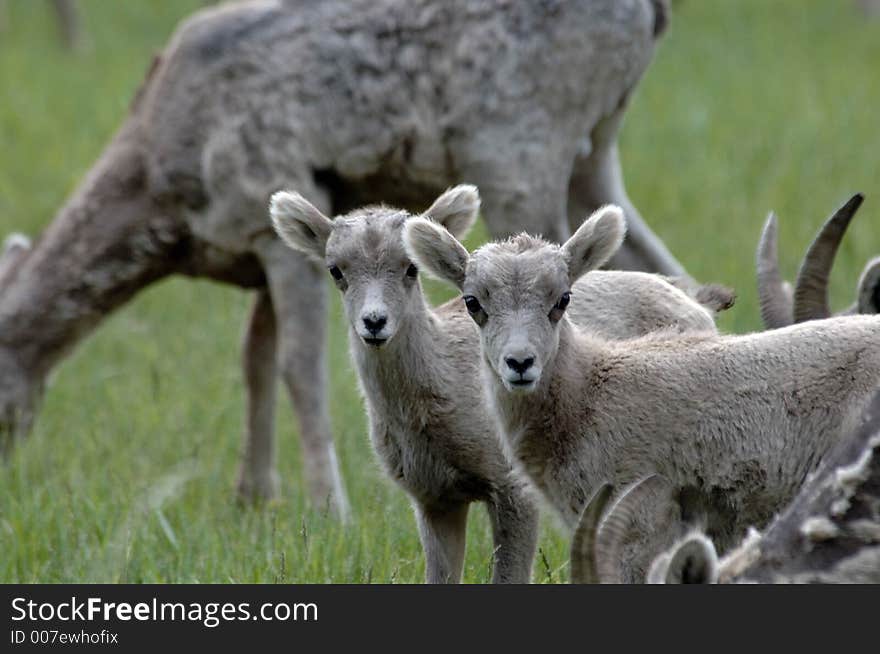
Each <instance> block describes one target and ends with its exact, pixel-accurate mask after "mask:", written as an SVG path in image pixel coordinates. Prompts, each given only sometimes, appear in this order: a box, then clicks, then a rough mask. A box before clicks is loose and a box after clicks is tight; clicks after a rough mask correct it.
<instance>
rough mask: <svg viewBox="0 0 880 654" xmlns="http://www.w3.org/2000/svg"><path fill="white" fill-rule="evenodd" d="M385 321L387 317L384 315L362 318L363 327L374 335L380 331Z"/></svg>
mask: <svg viewBox="0 0 880 654" xmlns="http://www.w3.org/2000/svg"><path fill="white" fill-rule="evenodd" d="M386 322H388V319H387V318H386V317H385V316H379V317H378V318H364V327H366V328H367V331H368V332H370V333H371V334H373V335H374V336H375V335H376V334H378V333H379V332H381V331H382V328H383V327H384V326H385V323H386Z"/></svg>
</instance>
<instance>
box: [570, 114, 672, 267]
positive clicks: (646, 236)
mask: <svg viewBox="0 0 880 654" xmlns="http://www.w3.org/2000/svg"><path fill="white" fill-rule="evenodd" d="M623 112H624V108H623V107H622V108H620V109H619V110H618V111H617V113H615V114H613V115H611V116H609V117H607V118H605V119H603V120H602V121H601V122H600V123H599V124H598V125H597V126H596V127H595V128H594V129H593V132H592V133H591V134H590V138H589V141H585V143H584V145H583V146H582V148H581V152H579V153H578V155H577V156H576V157H575V160H574V167H573V169H572V175H571V181H570V183H569V189H568V216H569V223H570V224H571V229H572V231H574V230H575V229H577V227H578V226H580V224H581V222H583V220H584V219H585V218H586V217H587V216H588V215H589V214H591V213H592V212H593V211H595V210H596V209H598V208H599V207H600V206H601V205H603V204H616V205H618V206H620V207H621V208H622V209H623V210H624V212H625V213H626V223H627V234H626V241H624V244H623V247H622V248H621V249H620V250H619V251H618V253H617V254H616V255H615V256H614V258H613V259H612V261H611V266H612V267H614V268H618V269H624V270H644V271H647V272H657V273H661V274H663V275H669V276H672V277H685V278H686V277H687V273H686V272H685V269H684V267H683V266H682V265H681V264H680V263H679V262H678V260H677V259H676V258H675V257H674V256H673V255H672V253H671V252H670V251H669V250H668V249H667V247H666V246H665V245H664V244H663V241H661V240H660V238H659V237H658V236H657V235H656V234H655V233H654V232H653V231H652V230H651V228H650V227H649V226H648V224H647V223H646V222H645V221H644V219H643V218H642V217H641V215H640V214H639V212H638V210H637V209H636V208H635V206H634V205H633V203H632V202H631V201H630V199H629V196H628V195H627V193H626V188H625V187H624V184H623V173H622V172H621V168H620V155H619V152H618V147H617V133H618V130H619V127H620V121H621V120H622V118H623Z"/></svg>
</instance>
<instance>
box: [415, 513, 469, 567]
mask: <svg viewBox="0 0 880 654" xmlns="http://www.w3.org/2000/svg"><path fill="white" fill-rule="evenodd" d="M468 508H469V505H468V504H458V505H455V506H453V507H451V508H447V507H444V508H442V509H438V508H428V507H424V506H420V505H417V506H416V518H417V520H418V522H419V536H420V537H421V540H422V549H424V551H425V581H426V582H427V583H429V584H457V583H459V582H460V581H461V571H462V568H463V567H464V550H465V536H466V532H467V515H468Z"/></svg>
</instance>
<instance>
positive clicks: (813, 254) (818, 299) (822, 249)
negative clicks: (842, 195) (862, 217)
mask: <svg viewBox="0 0 880 654" xmlns="http://www.w3.org/2000/svg"><path fill="white" fill-rule="evenodd" d="M864 199H865V198H864V196H863V195H862V194H861V193H856V194H855V195H854V196H852V197H851V198H850V199H849V200H848V201H847V203H846V204H844V205H843V206H842V207H840V209H838V210H837V211H836V212H834V215H833V216H831V218H829V219H828V220H827V221H825V224H824V225H822V229H820V230H819V233H818V234H817V235H816V238H815V239H813V242H812V243H811V244H810V248H809V249H808V250H807V254H806V255H804V260H803V263H801V269H800V270H799V271H798V276H797V282H796V283H795V287H794V321H795V322H804V321H805V320H814V319H816V318H827V317H828V316H830V315H831V309H830V308H829V306H828V277H829V276H830V274H831V267H832V266H833V265H834V255H835V254H837V248H838V247H839V246H840V241H841V239H843V234H844V232H846V228H847V226H849V221H850V220H852V217H853V216H854V215H855V213H856V211H857V210H858V208H859V207H860V206H861V204H862V200H864Z"/></svg>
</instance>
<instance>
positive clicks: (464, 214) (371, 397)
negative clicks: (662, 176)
mask: <svg viewBox="0 0 880 654" xmlns="http://www.w3.org/2000/svg"><path fill="white" fill-rule="evenodd" d="M479 206H480V198H479V195H478V193H477V189H476V188H474V187H473V186H457V187H455V188H453V189H450V190H448V191H446V192H445V193H444V194H443V195H441V196H440V197H439V198H438V199H437V200H436V201H435V202H434V203H433V204H432V205H431V207H430V208H429V209H428V210H427V211H426V212H425V213H424V214H422V218H423V219H426V220H430V221H432V222H434V223H436V224H438V225H442V226H443V227H444V228H446V229H448V230H450V231H451V232H452V233H454V234H456V235H458V236H461V235H463V234H464V233H465V232H466V231H467V230H468V229H469V228H470V227H471V225H472V224H473V221H474V220H475V219H476V217H477V211H478V210H479ZM270 213H271V216H272V222H273V224H274V225H275V229H276V231H277V232H278V235H279V236H280V237H281V238H282V239H283V240H284V241H285V242H286V243H287V244H288V245H289V246H290V247H291V248H293V249H294V250H297V251H299V252H302V253H304V254H306V255H309V256H311V257H313V258H315V259H317V260H320V261H321V262H322V263H323V264H324V265H325V266H326V267H327V269H328V270H329V272H330V275H331V276H332V278H333V279H334V281H335V283H336V285H337V287H338V288H339V289H340V291H341V292H342V294H343V305H344V307H345V313H346V316H347V318H348V322H349V340H350V347H351V354H352V358H353V359H354V362H355V365H356V368H357V372H358V379H359V382H360V387H361V390H362V392H363V395H364V398H365V401H366V405H367V414H368V417H369V422H370V438H371V441H372V444H373V447H374V448H375V450H376V452H377V454H378V456H379V458H380V460H381V462H382V464H383V465H384V467H385V471H386V472H387V473H388V475H389V476H390V477H391V478H392V479H394V480H395V481H396V482H397V483H399V484H400V485H401V486H402V487H403V488H404V490H406V492H407V493H408V494H409V495H410V497H411V498H412V500H413V504H414V506H415V510H416V515H417V519H418V523H419V533H420V535H421V539H422V545H423V548H424V551H425V556H426V560H427V565H426V577H427V581H428V582H429V583H437V582H458V580H459V579H460V577H461V571H462V564H463V560H464V548H465V527H466V522H467V514H468V506H469V504H470V503H471V502H477V501H481V502H485V503H486V505H487V508H488V511H489V516H490V518H491V522H492V528H493V534H494V540H495V547H496V551H495V568H494V573H493V581H495V582H516V583H526V582H528V580H529V577H530V572H531V565H532V558H533V555H534V549H535V543H536V538H537V511H536V509H535V508H534V506H533V504H532V501H531V499H530V498H529V497H528V495H527V493H526V492H525V491H524V489H523V482H522V480H520V479H519V478H518V477H517V476H516V475H513V474H512V470H511V468H510V463H509V462H508V460H507V459H506V458H505V456H504V453H503V451H502V449H501V441H500V439H498V438H497V437H493V436H492V435H493V434H494V431H495V424H494V422H493V420H492V418H491V416H490V415H489V409H488V407H487V406H486V402H485V399H484V392H483V388H482V382H481V378H480V365H479V355H478V353H479V347H480V344H479V335H478V334H477V330H476V327H475V326H474V325H473V322H472V321H471V320H470V318H468V315H467V311H466V310H465V308H464V306H463V305H462V303H461V301H460V299H457V300H454V301H451V302H448V303H446V304H443V305H442V306H439V307H436V308H431V307H430V306H429V305H428V304H427V302H426V299H425V296H424V294H423V292H422V289H421V283H420V281H419V279H418V268H417V267H416V266H415V265H414V264H413V263H412V261H411V260H410V258H409V257H408V256H407V254H406V252H405V250H404V245H403V227H404V225H405V224H406V222H407V221H408V220H410V219H411V216H410V214H409V213H407V212H406V211H402V210H399V209H395V208H391V207H386V206H373V207H366V208H362V209H359V210H355V211H353V212H350V213H348V214H347V215H344V216H341V217H338V218H336V219H335V220H331V219H330V218H328V217H326V216H325V215H324V214H322V213H321V211H320V210H318V209H317V208H316V207H315V206H313V205H312V204H310V203H309V202H308V201H307V200H306V199H305V198H304V197H303V196H302V195H300V194H299V193H296V192H279V193H276V194H275V195H273V196H272V203H271V208H270ZM615 279H619V280H620V281H619V282H617V283H615V281H614V280H615ZM618 283H619V284H623V285H625V286H626V287H627V288H631V290H632V297H634V298H635V297H639V298H641V300H642V302H641V303H639V304H638V306H627V305H626V303H625V302H620V301H619V300H618V298H617V297H616V296H615V295H614V294H613V293H612V291H613V290H614V289H615V288H616V287H617V285H618ZM575 288H576V289H578V291H581V290H583V293H582V297H583V300H584V301H583V302H581V301H578V302H575V303H574V304H575V306H573V307H572V311H573V313H575V314H576V315H581V316H582V317H583V319H584V321H585V322H586V323H587V324H591V325H595V326H596V329H598V330H599V331H601V332H602V333H604V334H606V336H607V337H608V338H626V337H632V336H636V335H640V334H643V333H645V332H647V331H651V330H653V329H663V328H672V329H678V330H681V331H695V332H703V331H710V332H713V331H714V330H715V324H714V322H713V319H712V315H711V313H710V312H709V311H708V310H707V309H705V308H704V307H702V306H701V305H699V304H698V303H697V302H696V301H694V300H693V299H691V298H690V297H689V296H687V295H686V294H685V293H684V292H682V291H681V290H679V289H678V288H676V287H674V286H672V285H671V284H669V283H667V282H666V281H664V280H662V279H661V278H660V277H658V276H656V275H648V274H645V273H639V272H630V273H627V272H596V273H593V274H590V275H587V276H586V277H585V278H584V279H583V280H582V281H581V282H579V283H578V285H576V287H575Z"/></svg>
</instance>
